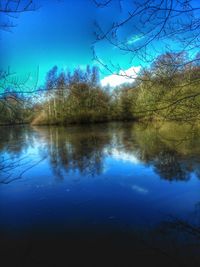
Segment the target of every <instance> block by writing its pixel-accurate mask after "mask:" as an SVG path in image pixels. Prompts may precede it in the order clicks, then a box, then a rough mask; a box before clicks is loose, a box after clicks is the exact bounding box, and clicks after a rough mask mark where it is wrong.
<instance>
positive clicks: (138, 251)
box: [0, 123, 200, 267]
mask: <svg viewBox="0 0 200 267" xmlns="http://www.w3.org/2000/svg"><path fill="white" fill-rule="evenodd" d="M0 259H1V262H3V264H1V266H2V267H7V266H13V267H18V266H19V267H23V266H24V267H29V266H30V267H36V266H39V267H46V266H50V267H51V266H54V267H55V266H56V267H57V266H58V267H62V266H125V267H126V266H147V265H150V266H151V264H152V266H200V128H197V127H194V126H191V125H178V124H169V123H168V124H167V123H166V124H163V125H161V126H160V127H159V128H158V127H157V126H155V125H151V126H147V125H141V124H133V123H123V124H121V123H111V124H98V125H95V126H70V127H67V128H64V127H23V126H22V127H12V128H9V127H1V128H0Z"/></svg>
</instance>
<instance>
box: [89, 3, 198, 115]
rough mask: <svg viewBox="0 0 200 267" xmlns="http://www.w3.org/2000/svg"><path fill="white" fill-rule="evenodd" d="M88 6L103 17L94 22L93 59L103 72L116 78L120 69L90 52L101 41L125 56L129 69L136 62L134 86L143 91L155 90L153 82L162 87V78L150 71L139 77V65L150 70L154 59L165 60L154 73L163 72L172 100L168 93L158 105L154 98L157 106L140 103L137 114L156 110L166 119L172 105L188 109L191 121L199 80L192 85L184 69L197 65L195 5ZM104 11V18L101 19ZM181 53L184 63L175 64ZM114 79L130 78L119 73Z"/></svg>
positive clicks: (187, 71)
mask: <svg viewBox="0 0 200 267" xmlns="http://www.w3.org/2000/svg"><path fill="white" fill-rule="evenodd" d="M94 4H95V5H96V7H97V9H98V10H99V11H98V12H99V13H100V14H101V12H102V16H103V15H104V20H103V23H102V20H99V21H95V23H94V25H95V32H94V33H95V41H94V46H93V55H94V59H95V60H96V61H97V62H98V63H99V64H101V65H102V66H103V67H104V68H105V69H106V70H107V72H110V73H119V70H120V69H121V66H120V65H119V64H117V65H116V64H113V62H111V61H110V60H109V59H108V61H107V62H105V61H102V60H101V59H100V57H99V55H98V49H97V48H96V47H97V43H99V42H102V41H103V42H106V43H107V44H109V45H111V46H112V47H115V48H116V49H118V51H119V52H120V51H121V52H122V53H123V54H124V53H125V54H126V55H127V54H128V55H129V56H130V64H133V62H134V60H135V58H137V59H139V60H140V62H141V67H142V71H141V73H142V74H143V75H140V76H138V77H137V81H139V82H140V81H142V82H147V83H148V85H147V87H148V88H149V90H150V89H151V88H154V87H155V83H156V85H158V81H159V86H161V85H162V82H163V80H162V78H163V77H162V75H163V73H162V71H160V72H159V71H157V72H155V71H154V72H153V73H150V75H144V73H146V70H145V69H144V67H143V66H144V65H146V66H147V65H149V66H151V67H152V66H155V64H154V65H153V62H154V61H155V58H156V57H157V56H159V55H161V54H164V53H165V57H163V58H159V61H157V63H158V65H157V70H158V69H159V68H160V70H165V71H167V72H166V73H167V76H168V77H167V78H168V79H166V80H165V87H167V88H172V87H173V88H174V87H176V90H175V91H174V92H175V94H176V95H173V94H171V95H170V97H168V99H164V101H163V95H159V96H156V99H157V101H158V103H159V102H160V103H161V104H159V105H157V107H152V106H151V105H150V104H149V102H148V103H144V107H143V110H142V112H143V113H146V112H150V113H156V112H159V113H160V111H161V110H167V114H172V113H174V110H176V108H175V107H177V106H179V110H180V109H181V110H182V111H184V109H185V110H186V109H187V110H188V107H189V106H190V107H191V108H192V110H195V112H194V113H193V112H192V110H191V114H192V117H195V116H196V115H197V114H198V112H197V111H198V110H199V108H200V105H199V96H200V87H199V84H200V80H199V78H198V77H196V78H195V79H193V80H192V79H191V78H190V73H191V72H190V71H189V69H190V68H191V66H192V65H193V66H195V64H196V62H199V61H200V57H199V56H198V52H199V50H200V4H199V2H198V1H196V0H141V1H137V0H133V1H122V0H111V1H103V0H101V1H100V0H99V1H97V0H95V1H94ZM117 8H118V9H117ZM105 10H106V12H107V13H105V14H103V12H105ZM116 10H118V11H116ZM117 12H118V13H117ZM108 13H110V14H111V16H110V17H111V18H112V17H113V16H112V14H117V15H116V16H114V19H113V20H111V18H110V17H109V19H107V21H106V18H108V15H107V14H108ZM100 18H101V16H100ZM186 54H188V55H189V56H188V57H187V58H186V57H185V58H184V60H178V59H179V57H180V56H182V55H186ZM169 69H170V71H169ZM180 69H182V70H184V71H185V76H184V78H185V79H184V82H182V79H183V77H182V76H181V75H180V74H179V72H180V71H179V70H180ZM196 69H197V68H196ZM152 71H153V69H151V70H150V72H152ZM166 73H165V74H166ZM196 73H199V71H197V72H196ZM118 75H120V76H125V77H127V78H131V77H130V76H128V75H127V74H126V73H125V72H124V73H123V72H122V71H121V72H120V74H118ZM134 76H135V75H133V78H134ZM169 76H170V77H169ZM186 76H187V77H186ZM177 77H179V79H180V81H181V82H180V84H178V85H177V84H176V85H174V83H173V81H174V79H175V78H176V79H177ZM191 83H195V85H194V86H193V88H194V87H195V91H194V90H192V89H191V90H189V92H188V93H187V94H185V91H184V88H186V87H188V86H191ZM156 92H157V91H156ZM151 93H152V94H153V93H154V92H153V91H152V92H151ZM139 112H141V111H139ZM165 115H166V112H165Z"/></svg>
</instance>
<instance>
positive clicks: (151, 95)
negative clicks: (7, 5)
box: [0, 52, 200, 125]
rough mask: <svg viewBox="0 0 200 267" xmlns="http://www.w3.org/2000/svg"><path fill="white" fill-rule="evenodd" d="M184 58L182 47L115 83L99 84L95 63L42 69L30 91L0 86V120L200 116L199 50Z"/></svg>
mask: <svg viewBox="0 0 200 267" xmlns="http://www.w3.org/2000/svg"><path fill="white" fill-rule="evenodd" d="M188 58H189V57H188V55H187V54H186V53H185V52H184V53H183V52H180V53H169V52H168V53H165V54H163V55H160V56H158V57H157V58H156V59H155V61H154V62H153V63H152V64H151V65H150V66H149V67H147V68H146V69H144V68H143V69H142V70H141V71H140V73H139V74H138V76H137V78H136V79H135V80H134V82H133V83H132V84H124V85H121V86H119V87H118V88H109V87H106V88H105V87H102V86H101V84H100V78H99V76H100V75H99V69H98V67H96V66H93V67H90V66H87V67H86V69H85V70H82V69H80V68H77V69H75V70H74V71H73V72H69V71H60V70H59V69H58V67H57V66H54V67H53V68H52V69H50V70H49V71H48V73H47V74H46V79H45V83H44V85H43V86H41V87H40V88H37V90H36V91H35V92H34V93H32V94H27V92H23V89H22V88H21V91H20V92H19V91H18V90H17V89H16V88H7V87H6V88H5V89H4V91H3V92H2V93H1V95H0V123H1V124H15V123H33V124H49V125H50V124H58V125H59V124H60V125H65V124H68V123H89V122H103V121H113V120H120V121H124V120H137V121H138V120H148V121H149V120H174V121H189V122H190V121H194V120H195V121H196V120H198V119H199V116H200V112H199V111H200V53H197V54H196V55H195V57H194V58H192V59H190V60H189V59H188ZM119 75H126V74H119ZM127 78H128V77H127ZM1 87H2V86H1Z"/></svg>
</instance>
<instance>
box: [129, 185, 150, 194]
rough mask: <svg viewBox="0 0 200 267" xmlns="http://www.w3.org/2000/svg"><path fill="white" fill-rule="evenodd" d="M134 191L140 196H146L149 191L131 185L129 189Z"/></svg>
mask: <svg viewBox="0 0 200 267" xmlns="http://www.w3.org/2000/svg"><path fill="white" fill-rule="evenodd" d="M131 188H132V189H133V190H134V191H136V192H138V193H141V194H147V193H148V192H149V191H148V190H147V189H146V188H143V187H141V186H139V185H132V187H131Z"/></svg>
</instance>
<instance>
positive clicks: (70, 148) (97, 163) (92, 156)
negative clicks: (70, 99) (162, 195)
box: [0, 123, 200, 181]
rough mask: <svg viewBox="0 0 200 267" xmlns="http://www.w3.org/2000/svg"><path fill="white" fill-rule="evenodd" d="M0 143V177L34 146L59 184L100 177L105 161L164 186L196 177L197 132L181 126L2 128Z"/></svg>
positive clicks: (199, 158) (199, 162)
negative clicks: (146, 173)
mask: <svg viewBox="0 0 200 267" xmlns="http://www.w3.org/2000/svg"><path fill="white" fill-rule="evenodd" d="M0 138H1V139H0V140H1V141H0V152H1V160H0V175H1V177H2V176H3V175H4V171H5V165H6V166H7V167H6V168H8V169H9V164H11V162H13V160H16V162H17V160H19V161H20V158H21V156H22V154H23V155H24V154H25V152H26V150H27V148H28V147H30V146H33V147H34V140H35V142H41V143H42V144H43V143H44V145H42V146H41V147H40V152H41V155H42V154H44V151H45V153H46V154H47V155H48V158H49V163H50V165H51V167H52V170H53V172H54V175H55V176H56V177H57V178H58V179H61V180H62V179H64V176H65V173H67V172H69V171H79V172H80V173H81V174H82V175H91V176H95V175H100V174H101V173H102V172H103V170H104V160H105V158H106V157H107V156H108V155H111V156H117V155H118V157H124V158H125V157H126V158H129V159H130V160H131V158H132V160H133V159H135V160H138V161H140V163H142V164H145V165H148V166H152V167H153V168H154V170H155V172H156V173H157V174H158V175H159V176H160V178H162V179H166V180H169V181H173V180H177V181H178V180H180V181H181V180H182V181H187V180H188V179H190V177H191V174H192V173H195V174H196V176H198V177H200V132H199V128H198V127H196V128H195V127H194V126H192V127H191V126H190V125H185V124H184V125H183V124H182V125H179V124H175V123H173V124H172V123H166V124H164V125H162V126H161V127H159V128H157V127H154V125H153V126H152V125H151V126H150V125H148V126H147V127H146V126H144V125H142V124H138V123H135V124H132V123H110V124H98V125H93V126H91V125H83V126H69V127H66V128H65V127H56V126H53V127H34V128H30V127H20V126H19V127H2V128H1V132H0ZM122 155H123V156H122ZM27 157H28V155H27ZM6 161H7V162H6ZM5 163H6V164H5ZM11 165H12V164H11ZM16 165H17V164H16ZM17 166H18V165H17ZM17 166H16V167H17ZM19 166H21V165H20V164H19Z"/></svg>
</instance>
